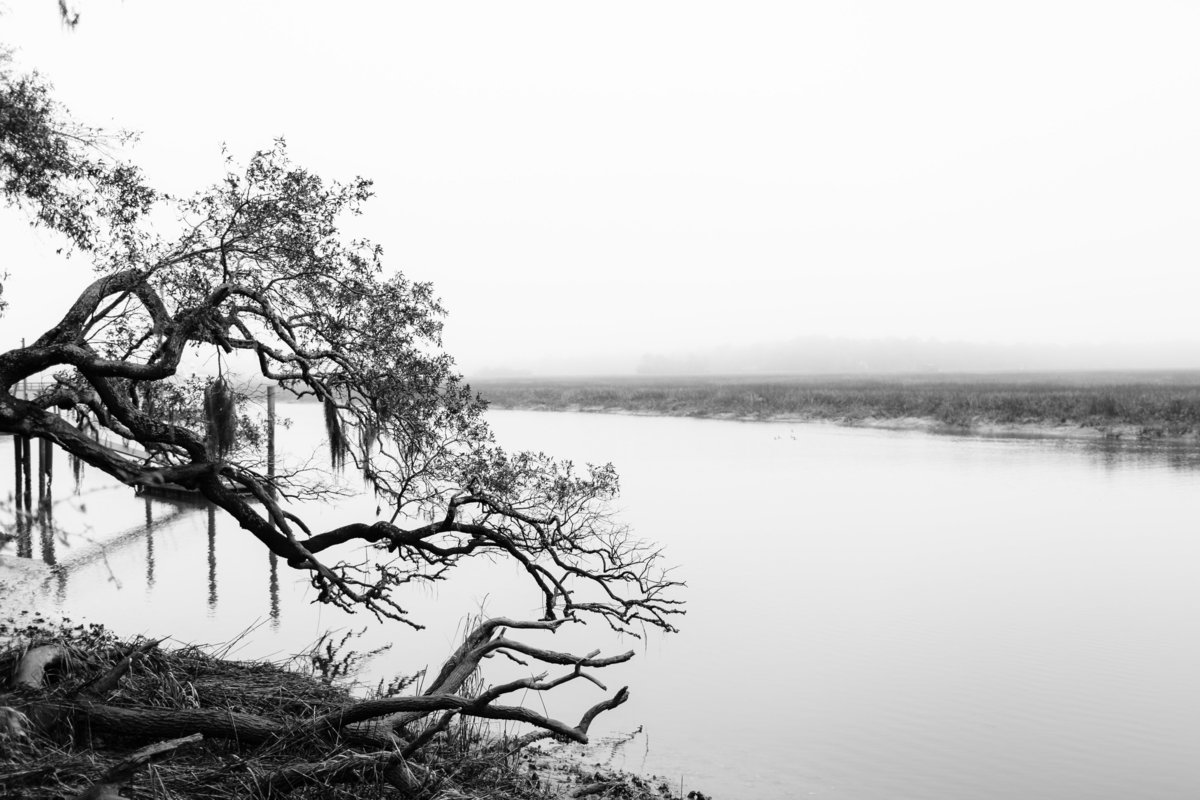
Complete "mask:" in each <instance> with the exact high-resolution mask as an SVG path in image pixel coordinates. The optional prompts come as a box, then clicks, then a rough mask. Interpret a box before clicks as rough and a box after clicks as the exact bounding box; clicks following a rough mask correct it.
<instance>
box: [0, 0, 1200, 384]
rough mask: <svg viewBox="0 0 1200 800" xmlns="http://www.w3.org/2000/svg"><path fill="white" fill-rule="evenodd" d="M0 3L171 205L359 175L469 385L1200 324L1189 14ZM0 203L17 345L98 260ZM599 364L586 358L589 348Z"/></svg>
mask: <svg viewBox="0 0 1200 800" xmlns="http://www.w3.org/2000/svg"><path fill="white" fill-rule="evenodd" d="M79 6H80V10H81V11H82V14H83V15H82V20H81V23H80V25H79V28H78V29H77V30H75V31H74V32H68V31H65V30H64V29H63V28H62V27H61V26H60V24H59V22H58V19H57V8H56V3H54V2H53V1H52V0H20V2H17V0H4V1H3V2H0V8H2V9H3V15H2V16H0V40H2V41H5V42H7V43H9V44H12V45H16V46H17V47H19V48H20V51H19V53H18V55H17V58H18V62H19V63H20V64H21V65H23V66H26V67H36V68H37V69H38V70H40V71H41V72H42V73H43V74H44V75H45V76H46V77H48V78H49V79H50V80H51V81H52V82H53V83H54V84H55V86H56V87H57V96H58V97H59V98H60V99H61V100H62V101H63V102H64V103H66V104H67V105H68V106H69V108H70V109H71V111H72V112H73V114H74V115H75V116H76V117H77V118H79V119H80V120H82V121H86V122H89V123H94V124H102V125H107V126H114V127H125V128H130V129H134V130H138V131H141V132H142V139H141V142H140V143H139V145H138V146H137V149H136V150H135V151H134V158H135V159H136V161H137V162H138V163H140V164H141V165H142V166H143V167H144V168H145V169H146V171H147V173H148V175H149V177H150V180H151V182H152V183H153V184H154V185H156V186H159V187H161V188H164V189H167V190H170V191H175V192H187V191H189V190H191V189H193V188H197V187H200V186H203V185H206V184H208V183H210V182H212V181H213V180H214V179H216V178H217V177H218V176H219V174H220V173H219V170H220V143H221V142H226V143H227V144H228V145H229V147H230V149H231V150H232V152H233V153H234V154H235V155H239V156H243V157H244V156H246V155H249V154H250V153H251V152H253V150H255V149H256V148H261V147H266V146H268V145H269V144H270V143H271V141H272V139H273V138H275V137H276V136H280V135H283V136H286V137H287V139H288V141H289V144H290V145H291V149H292V153H293V156H294V157H295V158H296V159H297V160H298V161H300V162H301V163H303V164H304V165H306V166H310V167H311V168H313V169H315V170H317V171H319V172H321V173H322V174H325V175H327V176H329V177H339V176H340V177H350V176H352V175H355V174H362V175H365V176H368V177H371V178H373V179H374V180H375V181H376V189H377V197H376V199H375V200H374V201H372V203H371V205H370V206H369V207H368V210H367V216H366V218H365V220H364V222H363V228H364V229H365V232H366V233H367V234H368V235H370V236H371V237H372V238H374V239H375V240H377V241H379V242H380V243H382V244H383V245H384V247H385V251H386V253H387V258H388V263H389V265H390V266H392V267H394V268H397V269H400V270H403V271H404V272H406V273H407V274H408V275H410V276H411V277H414V278H417V279H422V280H432V281H433V282H434V283H435V284H436V286H437V287H438V290H439V293H440V295H441V297H442V298H443V300H444V302H445V304H446V306H447V307H448V309H449V311H450V315H449V318H448V321H447V332H446V344H447V347H448V349H449V350H450V351H451V352H452V353H454V354H455V356H456V357H457V359H458V361H459V363H460V365H461V366H462V367H463V368H464V369H465V370H466V371H468V372H469V373H470V372H479V371H481V370H484V369H487V368H502V367H516V368H534V369H538V368H539V367H540V366H544V365H547V364H556V365H559V367H558V368H557V369H555V370H554V371H563V370H562V369H561V366H562V365H563V364H568V365H569V364H570V363H572V361H574V362H575V363H577V364H597V365H599V367H598V368H601V369H606V370H611V369H613V368H619V366H620V365H621V364H627V369H633V367H634V366H635V365H636V362H637V360H638V358H639V356H641V355H642V354H643V353H647V352H655V353H669V352H673V351H690V350H696V349H697V348H703V347H707V346H716V345H721V344H725V345H744V344H751V343H755V342H769V341H776V340H784V339H790V338H793V337H798V336H814V335H816V336H831V337H856V338H857V337H862V338H877V337H892V336H895V337H919V338H934V339H942V340H959V341H968V342H996V343H1015V342H1026V343H1028V342H1051V343H1060V344H1071V343H1083V342H1122V343H1145V342H1154V341H1160V340H1164V341H1165V340H1186V341H1190V342H1195V341H1198V340H1200V314H1197V304H1198V301H1200V226H1198V225H1197V221H1198V218H1200V101H1198V100H1197V98H1200V47H1197V45H1196V43H1197V41H1200V4H1198V3H1195V2H1191V0H1180V2H1164V1H1156V0H1140V1H1139V2H1121V3H1113V2H1097V0H1090V1H1089V2H1055V1H1054V0H1038V1H1037V2H1015V1H1014V0H1006V2H1003V3H978V2H962V1H961V0H952V1H951V2H939V3H934V2H912V1H910V2H895V0H879V1H878V2H821V3H810V2H798V1H797V0H791V2H778V3H753V2H723V3H707V2H697V0H688V1H687V2H653V1H652V0H639V1H638V2H612V1H606V2H593V3H587V4H584V3H574V2H562V1H561V0H553V1H551V2H495V0H486V1H485V2H477V3H463V2H436V3H421V4H412V3H391V2H389V3H384V2H377V3H367V2H337V3H333V2H328V0H324V1H323V2H297V0H290V1H289V2H287V3H283V2H275V3H266V2H251V1H250V0H238V2H214V1H212V0H209V1H208V2H203V3H198V2H192V3H165V2H151V0H124V1H123V2H118V1H117V0H111V1H108V2H104V1H100V2H87V3H80V4H79ZM23 225H24V222H23V220H22V219H21V218H19V217H18V216H16V215H15V212H12V211H4V212H3V213H2V214H0V235H2V236H3V241H4V247H3V250H2V253H0V258H2V259H3V261H4V263H3V264H2V265H0V266H2V267H3V269H4V270H6V271H8V272H10V273H11V274H12V278H11V279H10V281H9V283H8V285H7V289H6V291H7V292H8V296H9V299H10V301H11V302H12V303H13V306H12V309H11V310H10V312H9V314H8V316H7V318H6V319H4V320H3V321H0V336H2V337H3V342H4V343H5V344H10V343H12V341H13V340H14V337H16V338H19V337H20V336H21V335H29V334H30V332H32V331H33V330H34V329H35V328H36V327H37V323H38V321H39V320H42V319H44V318H45V316H46V314H47V313H48V311H49V309H47V308H45V307H43V308H40V309H39V308H36V306H37V305H38V298H39V297H41V299H42V302H43V303H44V304H46V305H48V306H49V307H50V308H52V309H53V310H54V311H55V312H56V313H57V311H58V310H59V307H60V306H62V305H63V303H64V300H63V298H62V296H61V295H59V294H57V292H59V291H60V290H61V289H63V288H65V287H67V286H76V285H82V283H83V282H84V281H85V280H86V279H87V276H88V275H89V270H88V266H87V264H86V263H85V262H83V261H82V260H81V259H78V258H76V259H72V261H71V262H69V263H66V264H63V263H61V262H60V261H58V260H57V259H56V257H55V256H54V249H55V247H56V246H57V243H56V240H55V239H54V237H53V236H52V235H50V234H47V233H45V232H32V233H30V232H28V231H26V230H25V228H24V227H23ZM597 356H607V357H608V360H607V361H605V362H600V361H594V360H592V359H593V358H594V357H597ZM1197 366H1200V365H1197Z"/></svg>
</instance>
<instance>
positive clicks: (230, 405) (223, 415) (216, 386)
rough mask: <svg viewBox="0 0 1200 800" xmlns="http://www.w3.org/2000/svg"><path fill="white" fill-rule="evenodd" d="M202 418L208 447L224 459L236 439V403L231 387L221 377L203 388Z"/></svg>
mask: <svg viewBox="0 0 1200 800" xmlns="http://www.w3.org/2000/svg"><path fill="white" fill-rule="evenodd" d="M204 418H205V421H206V422H207V424H208V432H207V435H208V446H209V447H210V448H211V449H212V450H213V451H214V452H215V454H216V455H217V457H218V458H224V457H225V456H226V455H227V454H228V453H229V452H230V451H231V450H233V447H234V443H235V439H236V438H237V402H236V397H235V395H234V392H233V387H232V386H230V385H229V382H228V381H227V380H225V378H223V377H221V378H217V379H216V380H215V381H213V382H212V383H210V384H208V386H206V387H205V388H204Z"/></svg>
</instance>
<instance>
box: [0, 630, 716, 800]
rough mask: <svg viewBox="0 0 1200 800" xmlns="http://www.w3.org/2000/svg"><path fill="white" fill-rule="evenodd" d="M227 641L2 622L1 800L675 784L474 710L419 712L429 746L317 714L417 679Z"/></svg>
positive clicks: (443, 794)
mask: <svg viewBox="0 0 1200 800" xmlns="http://www.w3.org/2000/svg"><path fill="white" fill-rule="evenodd" d="M343 643H344V641H343ZM228 649H229V648H226V649H225V650H219V649H218V650H214V649H211V648H198V647H190V646H189V647H179V648H173V649H172V648H166V647H160V646H159V643H158V642H154V641H149V640H145V639H138V640H135V641H121V640H119V639H118V638H117V637H115V636H113V635H112V634H111V633H109V632H108V631H107V630H106V629H104V628H103V627H101V626H98V625H90V626H86V627H85V626H71V625H69V623H61V622H56V623H50V622H48V621H46V620H44V619H42V618H41V617H39V616H37V615H33V614H28V613H26V614H23V615H21V616H19V617H17V618H15V619H13V618H10V619H9V620H7V621H4V622H0V797H4V798H7V797H14V798H15V797H20V798H26V799H27V800H39V798H42V799H44V800H50V798H63V797H71V798H80V799H82V798H88V800H115V799H116V798H118V797H121V796H125V795H122V794H119V792H121V791H126V790H128V789H129V788H133V789H134V790H135V793H136V794H135V796H137V797H147V798H160V799H161V800H168V799H169V798H183V797H187V798H212V800H217V798H230V797H247V798H253V797H263V798H267V797H270V798H282V797H292V798H307V799H308V800H317V799H320V800H335V799H336V800H343V799H345V800H349V798H410V799H411V800H433V799H434V798H447V799H449V798H459V799H460V800H468V799H469V798H479V799H480V800H483V798H499V797H504V798H514V799H515V800H563V799H564V798H568V797H572V798H573V797H585V796H595V797H623V798H631V800H664V798H674V797H676V795H675V794H674V793H673V792H672V790H671V787H669V786H667V785H666V784H665V783H664V782H662V781H659V780H655V779H648V778H643V777H640V776H636V775H631V774H628V773H622V772H619V771H614V770H610V769H606V768H604V767H603V766H602V765H601V764H600V763H597V760H596V758H595V757H594V756H590V755H589V756H588V757H587V760H586V761H584V760H583V758H581V756H583V755H584V754H585V753H587V751H585V750H580V749H579V748H580V747H582V745H570V746H568V745H559V744H555V743H553V742H550V743H549V744H538V745H534V746H532V747H527V748H523V749H522V748H520V747H514V746H513V744H512V742H513V741H514V740H513V739H508V738H500V737H498V736H496V735H494V734H493V733H491V732H490V731H489V729H488V728H487V727H486V726H485V725H483V724H481V723H480V721H479V720H478V719H477V718H474V717H463V716H457V717H452V715H451V716H446V717H444V718H443V719H442V720H440V721H439V722H438V723H437V724H436V725H434V724H432V722H430V723H429V724H426V723H413V724H412V725H411V726H410V729H409V731H408V733H409V735H410V736H415V737H416V739H417V740H424V741H427V742H428V744H427V745H426V746H425V747H423V748H422V749H420V750H419V751H416V752H413V753H411V754H410V753H408V752H407V748H406V751H405V753H404V754H402V753H401V751H400V749H399V748H400V744H401V743H397V741H396V740H394V739H390V738H388V737H386V736H383V735H382V734H379V733H376V732H372V731H371V730H369V729H363V730H358V729H352V728H350V727H341V726H340V725H338V726H336V727H331V724H330V723H326V724H324V725H314V724H313V720H334V721H335V722H336V721H337V720H339V719H340V718H341V717H340V715H342V714H345V713H347V710H348V709H350V708H351V707H355V706H356V705H357V707H362V706H363V705H365V700H368V699H373V700H380V699H382V698H388V697H393V696H395V694H396V693H397V692H399V691H402V690H403V689H404V688H406V687H408V686H410V685H411V684H409V683H393V684H392V685H391V686H384V685H383V684H381V685H380V686H379V687H378V688H377V689H376V690H375V692H374V693H373V694H371V695H369V696H368V697H367V698H364V697H361V696H356V695H355V694H352V693H351V692H350V691H348V689H347V688H346V686H345V685H344V684H343V683H342V682H341V680H340V679H343V678H344V676H345V675H346V674H347V669H348V668H351V667H353V666H354V663H355V661H356V658H357V656H356V655H355V654H352V653H345V654H342V653H339V652H337V648H336V647H328V646H326V647H314V648H313V650H312V651H311V652H310V653H308V654H304V655H301V656H298V657H296V658H294V659H292V660H291V661H290V662H288V663H286V664H276V663H267V662H242V661H234V660H230V659H228V658H227V655H226V653H227V651H228ZM471 686H472V687H473V690H474V691H476V692H481V691H483V689H484V688H485V687H484V686H483V683H482V680H477V679H473V682H472V683H471ZM470 696H474V695H470ZM431 720H432V718H431ZM423 727H424V728H426V730H427V732H422V728H423ZM381 736H383V739H384V741H382V743H381V742H380V741H376V740H377V739H380V737H381ZM148 743H151V744H149V746H147V744H148ZM610 749H612V747H611V745H610ZM700 796H701V797H704V795H700Z"/></svg>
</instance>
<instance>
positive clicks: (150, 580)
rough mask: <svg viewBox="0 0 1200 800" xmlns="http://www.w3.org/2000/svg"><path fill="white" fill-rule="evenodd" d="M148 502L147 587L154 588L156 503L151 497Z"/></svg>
mask: <svg viewBox="0 0 1200 800" xmlns="http://www.w3.org/2000/svg"><path fill="white" fill-rule="evenodd" d="M145 503H146V588H147V589H153V588H154V504H153V503H152V502H151V501H150V498H149V497H147V498H146V499H145Z"/></svg>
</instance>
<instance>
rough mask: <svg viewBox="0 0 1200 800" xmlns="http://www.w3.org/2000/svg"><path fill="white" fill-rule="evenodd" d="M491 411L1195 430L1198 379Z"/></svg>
mask: <svg viewBox="0 0 1200 800" xmlns="http://www.w3.org/2000/svg"><path fill="white" fill-rule="evenodd" d="M476 388H477V389H478V390H479V391H480V394H482V395H483V397H484V398H485V399H487V400H488V401H489V403H491V405H492V407H493V408H502V409H534V410H553V411H566V410H571V411H609V412H630V413H640V414H654V415H661V416H689V417H715V418H735V419H778V418H786V419H797V420H833V421H839V422H847V423H855V422H861V421H865V420H885V421H886V420H901V419H921V420H929V421H931V422H934V423H938V424H940V425H942V426H945V427H948V428H957V429H970V428H972V427H975V426H978V425H983V424H993V425H1044V426H1076V427H1080V428H1090V429H1095V430H1100V431H1108V430H1112V429H1114V428H1122V427H1132V428H1135V429H1136V434H1137V435H1139V436H1142V437H1159V436H1184V435H1189V434H1195V433H1196V432H1197V431H1200V372H1178V373H1076V374H1064V375H1049V374H1044V375H1029V374H1022V375H959V376H940V375H935V376H896V377H891V376H889V377H879V378H859V377H795V376H790V377H789V376H783V377H772V378H740V377H730V378H622V379H573V380H566V379H562V380H543V381H535V380H522V381H483V382H479V383H477V384H476Z"/></svg>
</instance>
